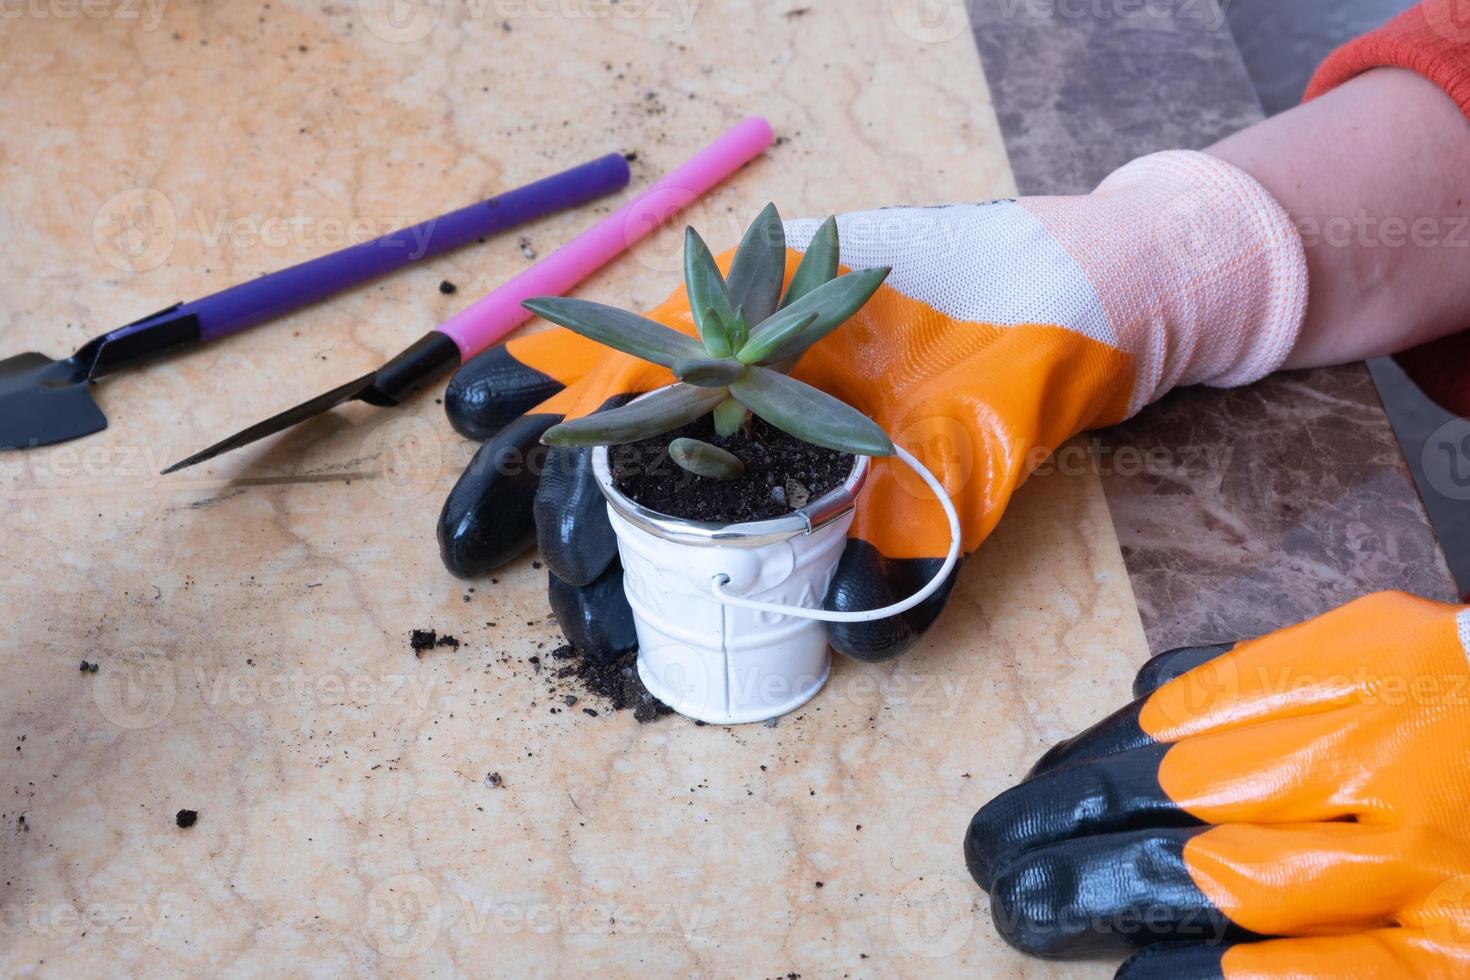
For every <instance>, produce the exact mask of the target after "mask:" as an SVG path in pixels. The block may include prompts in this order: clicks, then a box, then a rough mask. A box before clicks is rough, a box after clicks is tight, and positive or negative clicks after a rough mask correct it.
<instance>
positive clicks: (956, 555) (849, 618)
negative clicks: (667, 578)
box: [709, 444, 960, 623]
mask: <svg viewBox="0 0 1470 980" xmlns="http://www.w3.org/2000/svg"><path fill="white" fill-rule="evenodd" d="M893 451H894V452H895V453H897V454H898V458H899V459H901V460H903V462H904V463H905V464H906V465H907V466H908V468H909V469H911V470H913V471H914V472H915V473H917V474H919V478H920V479H922V480H923V481H924V482H925V483H926V484H928V485H929V489H930V490H933V491H934V495H935V496H936V497H938V498H939V506H941V507H943V508H944V516H945V517H946V518H947V519H948V520H949V554H947V555H945V556H944V564H943V565H941V566H939V571H938V572H936V573H935V574H934V577H933V578H931V579H930V580H929V582H928V584H926V585H925V586H924V587H923V588H922V589H920V590H919V591H918V592H915V593H914V594H913V595H911V596H909V597H908V598H907V599H904V600H902V601H900V602H895V603H893V604H892V605H888V606H884V607H882V608H881V609H862V610H858V611H856V612H834V611H830V610H826V609H807V608H804V607H802V606H785V605H782V604H781V603H779V602H761V601H760V600H758V599H747V598H745V597H743V596H737V595H731V594H730V593H728V592H726V591H725V586H726V585H728V584H729V582H730V576H728V575H726V574H725V573H724V572H717V573H715V575H714V576H713V577H712V578H711V579H710V586H709V590H710V593H711V594H712V595H714V597H715V599H716V601H718V602H720V603H722V604H724V605H727V606H738V607H740V608H741V609H756V610H759V611H760V612H768V613H780V614H781V615H785V616H799V617H801V618H803V619H817V620H821V621H822V622H824V623H870V622H872V621H873V620H875V619H887V618H888V617H889V616H897V615H898V614H899V613H904V612H908V611H909V610H910V609H912V608H914V607H915V606H917V605H918V604H919V603H921V602H923V601H924V600H925V599H927V598H929V597H930V596H931V595H933V594H934V593H935V592H937V591H939V589H940V587H941V586H943V585H944V581H945V579H947V578H949V573H950V572H952V571H954V567H955V565H957V564H958V563H959V560H960V515H959V514H958V513H957V512H956V511H955V509H954V503H953V502H952V501H951V500H950V499H949V494H948V493H947V492H946V491H945V489H944V484H942V483H940V482H939V480H938V479H937V478H935V476H934V474H933V473H931V472H929V470H928V468H927V467H926V466H924V464H923V463H921V462H919V461H918V460H917V459H915V458H914V457H913V456H911V455H910V454H909V452H908V451H907V450H905V449H904V448H903V447H902V446H899V445H897V444H895V445H894V447H893Z"/></svg>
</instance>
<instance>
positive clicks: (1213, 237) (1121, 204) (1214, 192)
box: [1022, 150, 1307, 414]
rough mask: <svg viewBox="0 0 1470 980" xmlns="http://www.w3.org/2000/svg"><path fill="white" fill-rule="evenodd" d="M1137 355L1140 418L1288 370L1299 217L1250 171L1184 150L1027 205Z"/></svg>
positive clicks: (1302, 282) (1299, 279)
mask: <svg viewBox="0 0 1470 980" xmlns="http://www.w3.org/2000/svg"><path fill="white" fill-rule="evenodd" d="M1022 205H1023V206H1024V207H1025V208H1026V209H1027V210H1028V211H1030V212H1031V213H1032V214H1034V215H1035V216H1036V217H1037V219H1038V220H1040V221H1041V222H1042V224H1044V225H1046V226H1047V229H1048V230H1049V231H1050V232H1051V233H1052V235H1053V236H1055V237H1056V239H1057V240H1058V242H1059V243H1060V244H1061V245H1062V247H1063V248H1065V249H1066V250H1067V251H1068V252H1069V253H1070V254H1071V255H1072V257H1073V258H1074V259H1075V260H1076V261H1077V263H1078V265H1079V266H1080V267H1081V269H1082V270H1083V272H1084V274H1085V275H1087V277H1088V279H1089V280H1090V281H1091V283H1092V286H1093V288H1094V290H1095V291H1096V292H1097V295H1098V298H1099V299H1100V301H1101V302H1102V305H1103V308H1104V309H1105V310H1106V311H1107V314H1108V319H1109V321H1110V322H1111V323H1112V325H1113V329H1114V331H1115V332H1116V334H1117V337H1118V342H1119V346H1120V347H1122V348H1123V349H1124V350H1126V351H1128V352H1129V353H1130V354H1132V355H1133V356H1134V358H1135V363H1136V365H1137V380H1136V382H1135V388H1134V393H1133V398H1132V399H1131V400H1130V406H1129V408H1130V414H1132V412H1134V411H1137V410H1138V409H1140V408H1142V407H1143V406H1144V405H1147V404H1149V403H1150V402H1153V401H1155V400H1157V399H1159V398H1161V397H1163V395H1164V394H1165V393H1166V392H1168V391H1169V390H1170V389H1171V388H1174V387H1176V386H1178V385H1190V384H1207V385H1215V386H1217V387H1231V386H1235V385H1244V384H1249V383H1251V382H1252V381H1256V380H1258V379H1260V378H1263V377H1265V376H1266V375H1268V374H1270V373H1272V372H1273V371H1275V370H1277V369H1278V368H1280V367H1281V365H1282V363H1283V362H1284V361H1285V360H1286V357H1287V355H1288V354H1289V353H1290V352H1291V349H1292V347H1293V346H1294V345H1295V343H1296V339H1297V335H1298V333H1299V332H1300V331H1301V325H1302V320H1303V318H1304V316H1305V315H1306V308H1307V262H1306V255H1305V253H1304V251H1303V249H1302V242H1301V236H1300V235H1299V234H1298V232H1297V229H1296V226H1295V225H1294V224H1293V222H1292V220H1291V216H1290V215H1288V214H1287V213H1286V210H1285V209H1284V208H1283V207H1282V206H1281V205H1280V204H1278V203H1277V201H1276V199H1275V198H1273V197H1272V196H1271V194H1270V192H1268V191H1267V190H1266V189H1265V188H1264V187H1262V186H1261V185H1260V183H1259V182H1257V181H1256V179H1255V178H1253V177H1251V176H1250V175H1249V174H1247V173H1246V172H1245V171H1244V170H1241V169H1240V168H1238V167H1235V166H1232V165H1231V164H1228V163H1226V162H1225V161H1223V160H1219V159H1217V158H1215V157H1212V156H1209V155H1208V154H1205V153H1195V152H1186V151H1181V150H1174V151H1169V152H1166V153H1155V154H1153V155H1151V156H1146V157H1142V158H1140V159H1138V160H1134V161H1133V162H1132V163H1129V164H1127V165H1125V166H1123V167H1122V168H1120V169H1119V170H1117V171H1114V172H1113V173H1112V174H1111V175H1110V176H1109V177H1108V178H1107V179H1105V180H1104V181H1103V182H1102V183H1101V184H1100V185H1098V188H1097V190H1096V191H1094V192H1093V193H1092V194H1090V195H1088V196H1087V197H1086V198H1029V199H1025V200H1023V201H1022Z"/></svg>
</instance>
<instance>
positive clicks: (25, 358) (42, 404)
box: [0, 353, 107, 449]
mask: <svg viewBox="0 0 1470 980" xmlns="http://www.w3.org/2000/svg"><path fill="white" fill-rule="evenodd" d="M105 428H107V416H105V415H103V414H102V409H100V408H98V407H97V403H96V402H95V401H93V400H92V392H91V385H90V384H89V383H88V381H87V377H86V372H85V371H84V370H83V369H81V368H80V367H79V366H78V365H77V363H76V362H75V361H74V360H71V359H67V360H64V361H56V360H52V359H51V358H49V357H47V356H45V355H44V354H36V353H30V354H17V355H16V356H14V357H7V358H5V359H4V360H0V449H29V448H31V447H33V446H49V445H51V444H52V443H56V442H66V441H67V440H68V439H77V438H80V437H81V436H85V435H89V434H90V433H93V432H96V431H98V430H100V429H105Z"/></svg>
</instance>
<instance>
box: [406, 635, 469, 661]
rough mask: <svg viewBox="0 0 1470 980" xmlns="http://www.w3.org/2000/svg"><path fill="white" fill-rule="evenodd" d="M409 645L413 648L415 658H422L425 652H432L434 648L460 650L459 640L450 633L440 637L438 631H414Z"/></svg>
mask: <svg viewBox="0 0 1470 980" xmlns="http://www.w3.org/2000/svg"><path fill="white" fill-rule="evenodd" d="M408 645H409V646H410V647H411V648H413V655H414V656H415V657H422V656H423V655H424V651H425V650H432V649H433V648H434V647H449V648H450V649H451V650H458V649H459V640H458V639H457V638H455V637H453V636H450V635H449V634H448V633H445V634H444V635H443V636H440V635H439V632H438V631H437V630H414V631H413V632H411V633H409V635H408Z"/></svg>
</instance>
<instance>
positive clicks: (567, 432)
mask: <svg viewBox="0 0 1470 980" xmlns="http://www.w3.org/2000/svg"><path fill="white" fill-rule="evenodd" d="M726 395H727V393H726V392H725V390H724V389H723V388H700V387H697V386H695V385H686V384H676V385H673V386H672V387H669V388H661V389H659V390H658V391H655V392H654V393H653V394H651V395H648V396H647V397H645V398H640V399H638V400H637V401H634V402H629V403H628V404H626V405H624V406H622V407H621V408H614V409H610V410H608V411H606V412H598V413H596V414H595V415H587V416H584V417H583V418H580V419H576V420H575V421H572V422H563V423H561V424H560V425H553V426H552V427H551V428H549V429H547V430H546V433H545V434H544V435H543V436H542V437H541V441H542V442H544V443H546V445H548V446H617V445H621V444H622V443H625V442H637V441H638V440H639V439H647V438H648V437H649V436H657V435H662V434H663V433H665V432H670V431H672V430H674V429H677V428H678V427H679V426H681V425H686V424H688V423H690V422H693V421H694V420H695V419H697V418H699V417H700V416H701V415H704V414H706V413H707V412H710V411H713V410H714V407H715V406H716V405H718V404H719V403H720V402H722V401H724V400H725V398H726Z"/></svg>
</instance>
